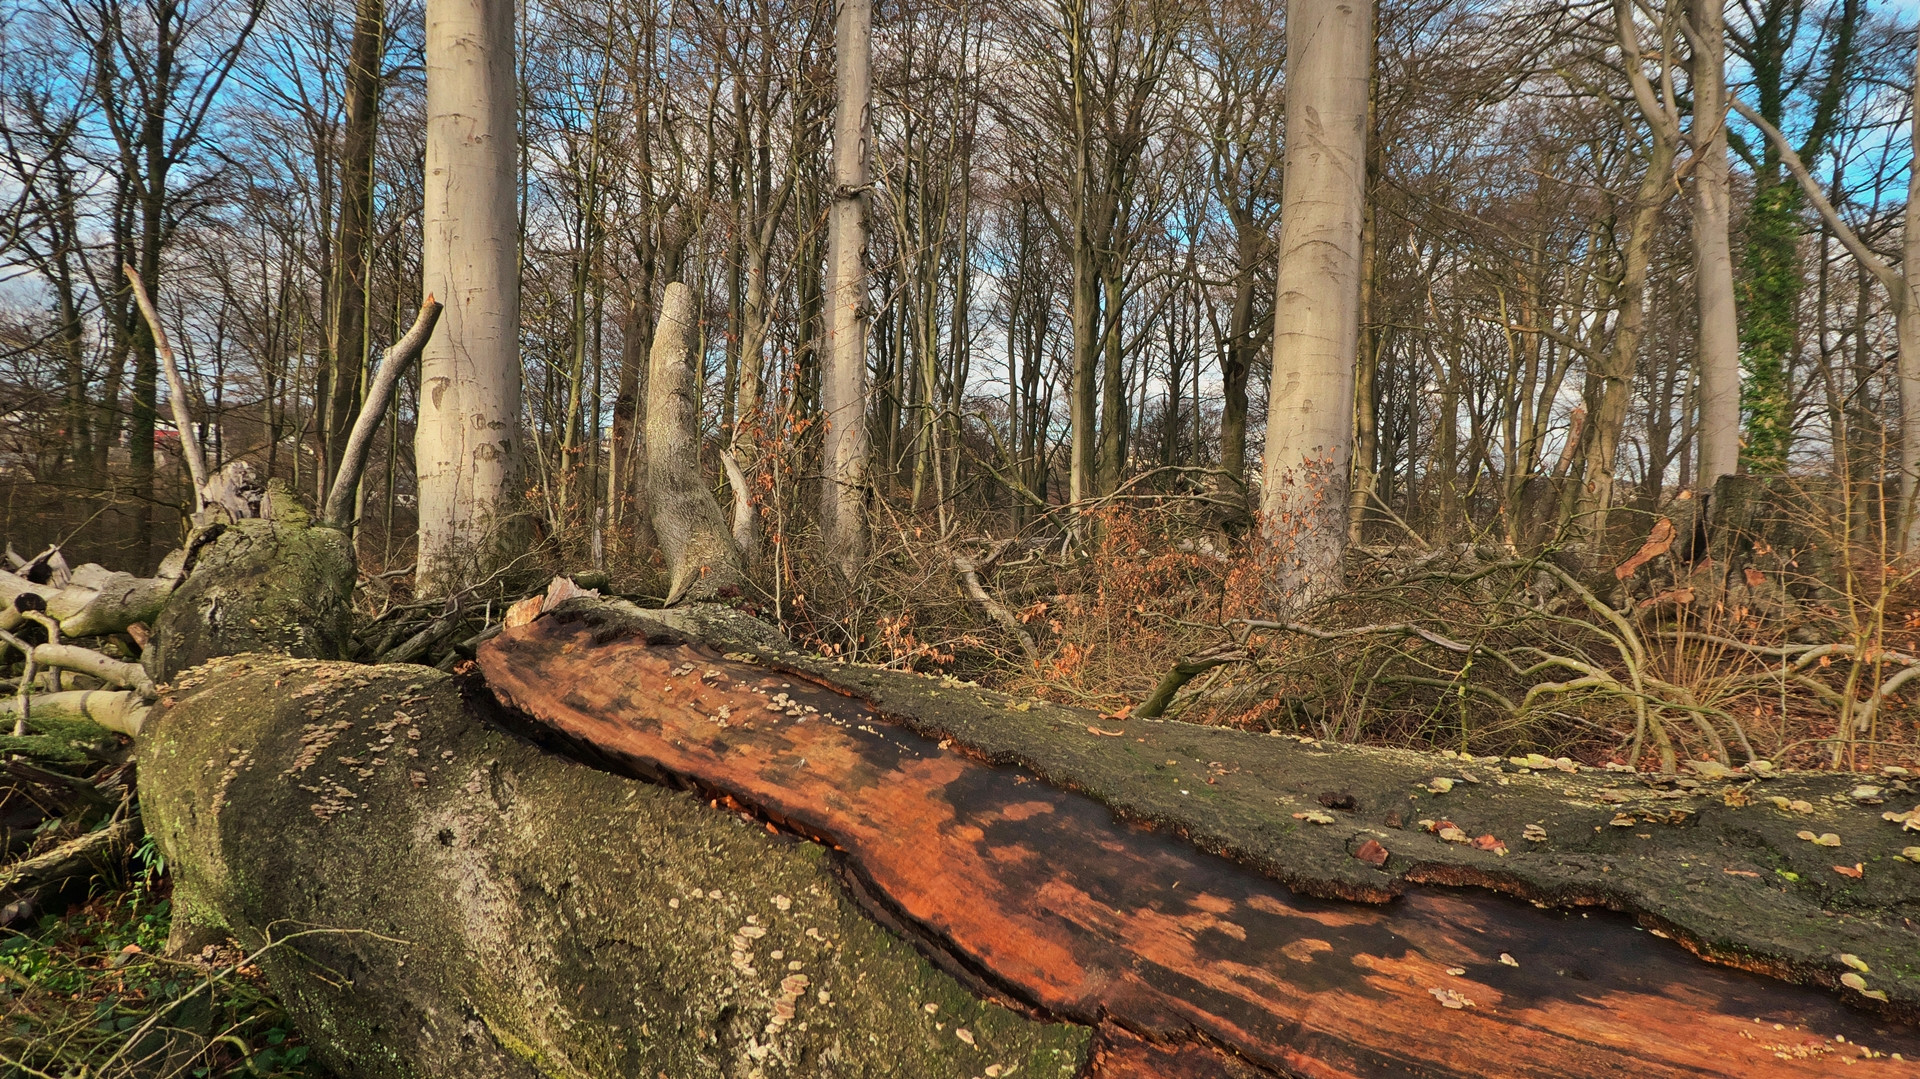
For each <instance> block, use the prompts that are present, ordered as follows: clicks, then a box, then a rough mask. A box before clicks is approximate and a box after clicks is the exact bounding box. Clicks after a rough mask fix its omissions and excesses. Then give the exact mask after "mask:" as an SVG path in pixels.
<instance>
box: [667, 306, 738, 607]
mask: <svg viewBox="0 0 1920 1079" xmlns="http://www.w3.org/2000/svg"><path fill="white" fill-rule="evenodd" d="M692 325H693V293H692V292H690V291H688V289H687V286H686V285H683V284H681V283H680V282H678V281H675V282H672V283H671V284H669V285H668V286H667V289H666V294H665V295H664V296H663V297H662V298H661V302H660V317H659V319H658V320H657V321H656V322H655V324H654V331H653V354H652V356H651V358H650V361H649V366H648V371H647V436H646V443H647V446H646V452H647V505H648V507H649V509H650V510H651V511H652V514H653V532H654V535H655V536H656V537H658V539H659V541H660V553H661V554H662V555H664V556H665V557H666V560H667V576H668V584H667V603H668V604H669V605H672V604H675V603H680V602H682V601H696V600H707V599H713V598H715V597H716V596H720V595H722V594H725V592H726V591H727V590H729V589H731V590H734V591H737V590H738V589H739V587H740V586H741V584H743V583H744V582H745V579H746V574H745V569H744V567H743V565H742V563H741V557H740V548H739V547H738V546H736V545H735V543H734V540H733V538H732V537H731V536H730V535H728V532H727V526H726V522H725V520H724V519H723V518H722V517H721V515H720V504H719V503H718V502H716V501H714V498H713V492H712V491H711V490H710V489H708V487H707V484H706V480H705V479H704V478H703V477H702V475H701V471H700V413H699V401H698V397H697V396H696V394H697V383H696V382H695V378H694V372H693V364H692V361H691V360H690V358H689V357H688V355H687V334H688V332H689V331H690V330H691V329H692Z"/></svg>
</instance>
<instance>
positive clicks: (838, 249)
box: [820, 0, 873, 582]
mask: <svg viewBox="0 0 1920 1079" xmlns="http://www.w3.org/2000/svg"><path fill="white" fill-rule="evenodd" d="M872 53H873V11H872V5H871V0H840V3H839V11H838V14H837V15H836V22H835V27H834V62H835V82H836V98H835V101H834V107H833V183H834V192H833V202H832V205H831V207H830V208H829V210H828V220H827V228H828V237H827V268H828V273H829V274H830V278H829V281H828V284H827V294H828V308H827V365H826V367H827V369H826V372H825V377H824V378H822V380H821V391H822V401H821V405H822V411H823V412H824V413H825V414H826V421H827V435H826V437H827V452H826V472H827V482H826V483H825V484H823V485H822V488H821V505H820V518H821V525H822V532H823V533H824V539H825V540H826V544H827V551H828V553H829V554H830V556H831V557H832V559H833V561H834V563H835V564H836V565H837V566H838V567H839V569H840V573H841V575H842V576H843V577H845V578H846V579H847V580H848V581H849V582H857V581H859V580H860V578H861V575H862V574H863V572H864V570H865V565H866V560H867V520H866V507H867V501H866V500H867V459H868V453H869V451H868V445H867V437H868V433H867V330H868V323H869V321H870V315H869V312H868V306H867V272H866V264H867V205H866V192H867V189H868V188H869V186H870V183H869V181H868V176H867V160H868V153H869V150H868V143H869V141H870V138H871V132H872V121H871V115H872V113H871V109H870V107H869V102H868V98H869V94H870V86H869V82H870V79H869V76H868V66H869V64H870V62H871V59H872Z"/></svg>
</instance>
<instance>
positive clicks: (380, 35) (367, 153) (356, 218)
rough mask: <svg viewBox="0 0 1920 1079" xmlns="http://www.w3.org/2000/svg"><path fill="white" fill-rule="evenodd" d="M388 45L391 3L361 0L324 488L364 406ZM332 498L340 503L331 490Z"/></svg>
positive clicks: (336, 277)
mask: <svg viewBox="0 0 1920 1079" xmlns="http://www.w3.org/2000/svg"><path fill="white" fill-rule="evenodd" d="M385 44H386V0H356V2H355V4H354V16H353V38H352V41H351V44H350V45H349V47H348V52H347V90H346V100H345V102H344V112H345V121H346V122H345V123H344V124H343V125H341V135H340V142H341V145H340V217H339V224H338V229H337V231H336V233H335V236H336V242H335V244H334V251H333V264H332V266H331V267H330V270H331V272H332V282H331V284H330V286H329V287H328V289H327V306H328V310H327V313H326V314H327V356H328V359H329V361H330V363H331V367H332V369H331V370H330V371H329V372H327V373H325V374H323V375H322V376H321V377H323V378H326V379H328V380H329V384H328V386H327V410H326V415H325V416H323V417H321V424H322V426H321V432H320V434H321V441H322V442H323V443H324V444H325V446H326V460H325V462H324V463H323V471H322V473H321V482H322V483H323V484H326V485H332V484H336V483H338V482H339V481H338V479H337V477H338V475H339V473H340V462H341V459H342V456H343V455H344V454H345V453H346V447H347V441H348V438H349V432H350V430H351V428H352V426H353V423H354V419H355V416H356V414H357V412H358V410H359V408H360V388H361V387H360V384H361V379H362V368H363V365H364V364H365V362H366V359H367V353H368V345H369V342H368V337H369V336H370V330H369V326H368V322H369V319H370V312H369V311H368V310H367V306H368V304H367V300H368V279H369V272H370V268H371V266H370V264H371V261H372V250H371V245H372V239H373V228H374V222H373V163H374V154H375V151H376V149H377V143H376V138H375V136H376V134H377V131H376V129H377V127H378V124H379V116H380V75H381V59H382V56H381V54H382V53H383V52H384V51H385ZM356 480H357V477H356ZM349 497H352V496H351V495H349ZM327 501H328V502H330V503H331V502H333V501H334V496H333V492H332V490H331V487H329V489H328V493H327Z"/></svg>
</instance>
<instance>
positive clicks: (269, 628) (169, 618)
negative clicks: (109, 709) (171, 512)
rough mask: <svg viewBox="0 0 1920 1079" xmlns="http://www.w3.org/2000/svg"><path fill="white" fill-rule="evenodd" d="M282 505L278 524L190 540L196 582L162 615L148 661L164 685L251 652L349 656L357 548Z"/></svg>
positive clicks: (216, 529) (187, 583) (246, 523)
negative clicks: (207, 665)
mask: <svg viewBox="0 0 1920 1079" xmlns="http://www.w3.org/2000/svg"><path fill="white" fill-rule="evenodd" d="M289 505H290V500H289ZM275 509H276V517H275V519H274V520H242V521H234V522H231V523H229V524H225V525H215V526H212V527H211V528H209V529H207V530H206V531H205V532H203V533H201V534H200V535H199V536H197V537H196V538H195V541H194V542H193V543H190V544H189V547H188V558H189V565H188V575H187V578H186V580H184V581H183V582H181V584H180V587H179V588H178V589H176V590H175V591H174V593H173V595H171V596H170V597H168V599H167V603H166V606H165V607H164V608H162V609H161V612H160V617H159V618H158V619H157V620H156V623H155V625H154V627H153V646H152V647H151V648H149V649H148V650H147V653H146V655H145V657H144V662H145V663H146V667H147V671H148V673H149V674H151V675H152V676H153V678H154V680H155V681H167V680H169V679H171V678H172V677H173V676H174V675H176V674H178V673H180V672H181V671H184V670H186V669H187V668H188V667H192V666H194V665H195V664H199V663H204V662H206V661H207V660H209V659H212V658H214V657H216V656H228V655H237V654H240V653H243V652H262V653H266V652H277V653H281V654H284V655H288V656H296V657H300V658H303V659H340V658H344V657H345V656H346V654H347V646H348V643H349V639H350V637H351V634H352V629H353V626H352V608H351V604H352V599H353V582H354V575H355V564H354V554H353V542H352V540H350V539H349V538H348V537H347V534H346V533H344V532H341V531H339V530H338V529H333V528H321V527H315V526H313V525H311V524H310V523H309V521H308V519H307V517H306V515H305V514H304V513H299V512H297V511H295V510H292V509H289V508H284V507H282V506H281V505H280V504H279V503H276V506H275Z"/></svg>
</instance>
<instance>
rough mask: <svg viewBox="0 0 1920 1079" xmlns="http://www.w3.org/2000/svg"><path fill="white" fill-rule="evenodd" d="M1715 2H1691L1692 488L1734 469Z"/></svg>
mask: <svg viewBox="0 0 1920 1079" xmlns="http://www.w3.org/2000/svg"><path fill="white" fill-rule="evenodd" d="M1721 4H1722V0H1694V2H1693V3H1692V4H1690V5H1689V6H1690V8H1691V9H1692V16H1693V19H1692V21H1693V28H1694V30H1695V32H1696V36H1695V40H1694V41H1693V126H1692V129H1691V130H1690V131H1689V132H1688V137H1689V139H1690V141H1691V142H1692V144H1693V157H1694V169H1693V192H1692V194H1693V199H1692V204H1693V287H1694V293H1695V298H1696V300H1697V302H1698V304H1699V315H1700V327H1699V331H1698V337H1697V338H1696V343H1695V346H1694V351H1695V354H1696V355H1695V357H1694V363H1695V366H1696V367H1697V368H1698V370H1699V374H1700V388H1699V394H1700V421H1699V432H1700V450H1699V453H1698V455H1697V456H1696V458H1695V460H1696V461H1697V463H1698V466H1699V467H1698V472H1697V479H1696V484H1697V487H1698V489H1699V490H1702V491H1711V490H1712V489H1713V484H1714V481H1715V480H1717V479H1719V478H1720V477H1721V476H1725V475H1729V474H1731V473H1733V472H1734V471H1736V470H1737V469H1738V468H1739V465H1740V331H1739V327H1738V324H1737V322H1736V320H1735V315H1734V296H1733V245H1732V242H1731V240H1730V239H1729V236H1728V230H1729V228H1730V227H1731V221H1732V216H1733V213H1732V201H1733V199H1732V180H1731V174H1730V171H1729V169H1728V167H1727V80H1726V54H1727V41H1726V17H1725V12H1724V11H1723V10H1722V8H1721Z"/></svg>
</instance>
